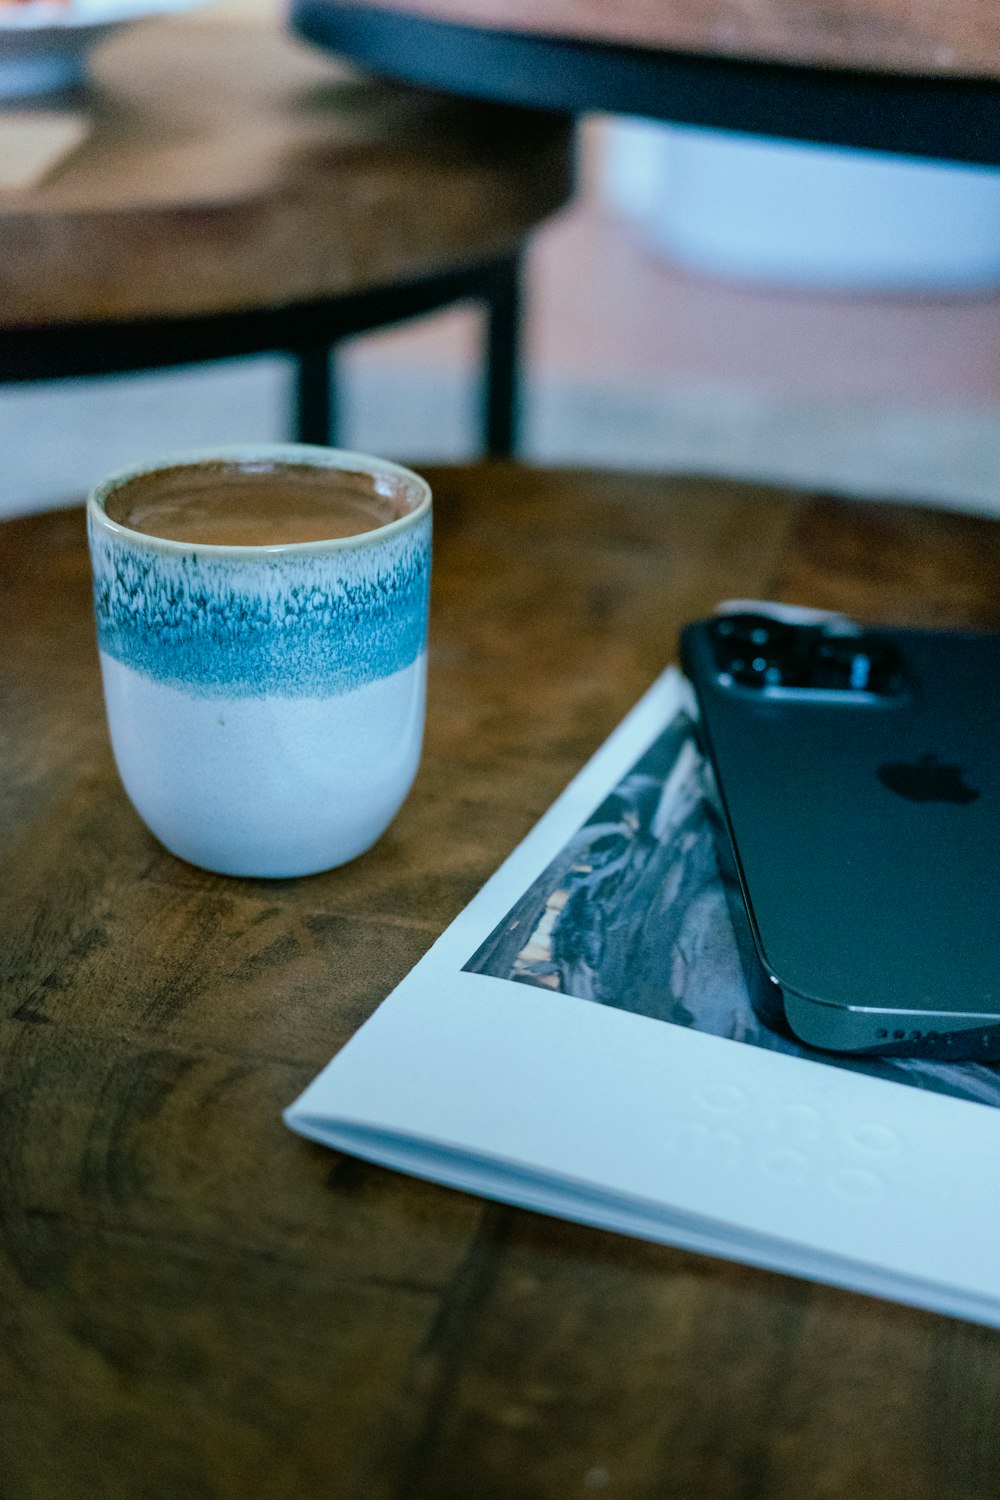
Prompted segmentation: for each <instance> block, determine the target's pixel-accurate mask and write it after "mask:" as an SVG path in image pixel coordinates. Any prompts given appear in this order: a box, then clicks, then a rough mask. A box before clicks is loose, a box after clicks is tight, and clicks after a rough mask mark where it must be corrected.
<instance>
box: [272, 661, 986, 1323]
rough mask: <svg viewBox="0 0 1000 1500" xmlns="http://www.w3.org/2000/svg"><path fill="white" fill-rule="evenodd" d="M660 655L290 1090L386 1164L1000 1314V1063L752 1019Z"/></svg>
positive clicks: (882, 1290)
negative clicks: (502, 850) (904, 1054)
mask: <svg viewBox="0 0 1000 1500" xmlns="http://www.w3.org/2000/svg"><path fill="white" fill-rule="evenodd" d="M692 713H693V708H692V703H691V698H690V694H689V690H688V687H687V684H686V683H685V681H684V679H683V678H682V677H681V676H680V675H679V673H677V672H676V671H674V670H670V671H668V672H666V673H665V674H664V675H663V676H662V677H661V678H660V679H659V680H658V681H657V682H656V683H655V684H654V686H653V687H652V688H651V689H650V691H649V692H648V693H647V694H646V696H645V697H644V698H643V699H642V701H641V702H640V703H639V704H638V705H637V707H636V708H635V709H633V711H632V712H631V713H630V714H629V715H628V717H627V718H626V719H625V720H624V722H623V723H622V724H621V725H620V726H619V728H618V729H617V730H616V731H615V733H614V734H613V735H612V736H611V738H610V739H609V740H608V741H607V742H606V743H605V744H604V745H603V746H602V748H601V749H600V750H599V751H598V753H597V754H596V755H595V756H594V757H593V759H592V760H591V761H590V762H589V764H588V765H587V766H586V767H585V768H584V770H583V771H582V772H581V773H580V774H579V775H578V776H577V777H576V779H575V780H574V781H573V782H572V783H571V784H570V786H569V787H568V788H567V790H566V791H565V792H564V793H563V794H562V796H561V797H560V798H559V799H558V801H557V802H556V803H555V804H554V805H553V806H552V807H551V808H550V809H549V811H548V812H547V813H546V814H545V816H544V817H543V818H542V820H541V821H540V822H539V823H538V824H537V825H536V827H535V828H534V829H533V830H532V832H531V833H530V834H529V835H528V837H527V838H526V839H525V840H524V842H523V843H522V844H521V845H520V846H519V847H518V848H517V849H516V850H515V851H514V853H513V854H512V855H511V856H510V858H509V859H507V860H506V861H505V863H504V864H503V865H502V866H501V868H500V869H499V870H498V871H497V872H496V874H495V875H493V876H492V878H491V879H490V880H489V881H488V882H487V884H486V885H485V886H484V887H483V889H482V890H481V891H480V892H479V894H478V895H477V896H476V897H475V898H474V900H473V901H471V902H470V904H469V905H468V906H467V907H466V908H465V910H464V911H462V912H461V913H460V914H459V916H458V917H457V918H456V919H455V921H454V922H452V924H451V926H450V927H449V928H448V929H447V930H446V931H445V932H444V934H443V935H442V936H441V937H440V938H439V939H438V941H437V942H436V943H435V944H434V946H433V947H432V948H431V950H430V951H429V952H428V953H427V954H426V956H425V957H424V958H423V959H422V960H421V961H420V963H418V964H417V966H416V967H415V968H414V969H413V970H412V971H411V973H410V974H408V975H407V977H406V978H405V979H404V980H403V982H402V983H401V984H400V985H399V986H398V987H397V988H396V989H395V990H394V991H393V993H392V994H391V995H390V996H389V998H388V999H387V1000H386V1001H384V1002H383V1004H382V1005H381V1006H380V1007H379V1008H378V1010H377V1011H376V1012H375V1014H374V1015H373V1016H372V1017H371V1018H370V1019H369V1020H368V1021H367V1022H366V1023H365V1025H364V1026H362V1027H361V1029H360V1030H359V1031H358V1032H357V1034H356V1035H355V1036H354V1037H353V1038H352V1039H351V1040H350V1041H349V1042H348V1043H347V1045H346V1046H345V1047H344V1048H343V1049H342V1050H341V1051H340V1052H339V1053H338V1054H337V1056H336V1057H335V1058H334V1059H333V1061H332V1062H331V1063H330V1064H329V1065H328V1066H327V1067H326V1068H325V1069H324V1071H323V1072H322V1073H321V1074H320V1075H319V1077H318V1078H316V1079H315V1080H314V1082H313V1083H312V1084H310V1086H309V1087H308V1088H307V1089H306V1090H305V1092H304V1093H303V1094H302V1095H301V1096H300V1098H299V1099H298V1100H296V1102H295V1103H294V1104H293V1105H292V1106H291V1107H290V1108H289V1109H288V1110H287V1111H286V1114H285V1119H286V1122H287V1124H288V1125H290V1126H291V1128H292V1129H293V1130H296V1131H299V1132H300V1133H301V1134H303V1135H306V1136H310V1137H312V1138H313V1139H315V1140H318V1141H321V1142H324V1143H325V1144H327V1145H329V1146H332V1147H336V1148H338V1149H340V1150H343V1151H347V1152H350V1153H352V1154H354V1155H356V1156H360V1157H365V1158H367V1159H369V1160H371V1161H376V1162H380V1163H382V1164H383V1165H386V1166H389V1167H394V1168H397V1169H398V1170H400V1171H404V1172H410V1173H413V1174H415V1175H417V1176H421V1177H427V1178H431V1179H433V1180H434V1181H437V1182H442V1183H447V1184H449V1185H451V1186H453V1187H457V1188H463V1189H466V1190H467V1191H469V1192H473V1193H479V1194H482V1195H484V1196H486V1197H490V1198H496V1199H499V1200H501V1201H504V1202H508V1203H514V1204H519V1205H522V1206H524V1207H527V1208H532V1209H536V1210H539V1211H541V1212H543V1213H552V1214H557V1215H560V1216H562V1217H564V1218H568V1219H577V1220H580V1221H582V1222H584V1223H588V1224H594V1225H598V1226H601V1227H604V1228H607V1229H611V1230H617V1231H620V1232H621V1233H624V1234H632V1235H637V1236H640V1237H643V1238H647V1239H650V1240H659V1241H663V1242H665V1243H668V1244H671V1245H678V1246H681V1247H683V1248H685V1249H690V1250H697V1251H703V1252H705V1253H706V1254H710V1255H720V1256H725V1257H727V1258H729V1259H732V1260H739V1261H744V1262H747V1263H749V1264H753V1265H758V1266H767V1267H772V1268H774V1269H777V1270H780V1271H784V1272H787V1273H789V1274H791V1275H797V1276H804V1277H809V1278H812V1279H815V1280H820V1281H828V1282H831V1283H833V1284H836V1285H838V1286H844V1287H850V1288H853V1289H855V1290H858V1291H864V1292H869V1293H872V1294H875V1295H879V1296H884V1297H889V1298H893V1299H895V1300H897V1301H900V1302H909V1303H913V1304H916V1305H919V1306H924V1307H929V1308H933V1309H936V1310H938V1311H941V1312H945V1313H950V1314H953V1315H955V1316H959V1317H966V1318H970V1319H973V1320H976V1321H980V1322H984V1323H991V1324H996V1325H1000V1245H998V1233H997V1231H998V1228H1000V1209H998V1207H997V1192H996V1165H997V1162H998V1161H1000V1067H991V1066H984V1065H979V1064H969V1063H965V1064H956V1063H952V1064H948V1063H933V1062H924V1061H919V1060H909V1059H907V1060H903V1059H894V1060H889V1059H886V1060H870V1059H868V1060H864V1061H861V1060H856V1061H851V1060H850V1059H847V1058H843V1057H834V1056H831V1055H826V1054H823V1053H819V1052H816V1051H813V1050H811V1049H809V1048H807V1047H805V1046H803V1045H801V1044H799V1043H798V1042H796V1041H795V1040H793V1039H792V1038H790V1037H786V1036H782V1035H778V1034H777V1033H775V1032H773V1031H771V1030H769V1029H768V1028H767V1027H766V1026H765V1025H764V1024H763V1023H762V1022H761V1021H760V1020H759V1019H758V1018H757V1016H756V1014H755V1012H754V1011H753V1009H752V1007H751V1005H750V1000H749V996H748V991H747V988H746V985H745V983H744V979H743V974H742V971H741V967H740V960H739V955H738V952H737V948H736V944H735V940H734V937H733V931H732V927H731V925H730V921H729V916H728V909H727V905H726V898H725V892H724V890H723V887H722V884H721V881H720V877H719V873H718V869H717V866H716V860H715V852H714V843H713V834H712V819H711V815H710V810H709V805H708V801H707V795H708V794H707V790H706V787H707V783H706V777H705V767H704V764H703V762H702V759H701V756H700V754H699V752H698V749H697V746H696V743H695V739H694V735H693V730H692V719H691V714H692Z"/></svg>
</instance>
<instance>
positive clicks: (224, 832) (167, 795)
mask: <svg viewBox="0 0 1000 1500" xmlns="http://www.w3.org/2000/svg"><path fill="white" fill-rule="evenodd" d="M206 461H208V462H220V461H221V462H224V463H231V462H236V463H239V464H254V463H261V464H264V465H269V464H274V463H282V462H284V463H292V464H303V463H305V464H308V465H310V466H313V465H316V466H320V467H322V468H329V469H347V470H350V471H354V472H356V473H357V472H362V473H365V474H370V475H371V476H373V478H374V479H375V481H376V484H377V485H381V486H385V485H388V486H390V487H402V492H403V493H404V494H405V497H406V503H407V504H408V505H410V506H412V509H410V510H409V511H408V512H407V513H406V514H404V515H403V516H402V517H401V518H400V519H397V520H392V521H389V522H388V523H386V524H384V525H382V526H380V527H378V528H377V529H375V530H373V531H366V532H361V533H359V534H356V535H353V536H349V537H341V538H337V539H335V540H330V541H319V542H293V543H290V544H285V545H280V546H217V545H204V544H201V543H191V542H179V541H166V540H161V539H160V538H158V537H154V536H149V535H146V534H144V533H143V532H140V531H136V530H133V529H131V528H130V527H127V526H124V525H121V524H119V523H117V522H116V521H114V520H112V519H111V518H110V516H109V515H108V514H107V511H106V509H105V505H106V502H107V500H108V497H109V495H111V494H112V492H113V491H114V490H115V489H117V488H118V487H120V486H121V485H123V484H125V483H126V482H128V481H130V480H133V479H137V478H138V477H140V476H141V475H143V474H149V473H152V472H155V471H156V470H158V469H160V468H167V467H170V468H174V467H175V466H176V465H177V464H181V463H184V464H187V463H202V464H204V463H205V462H206ZM394 492H396V493H398V492H399V489H398V488H397V489H396V490H395V491H394ZM87 522H88V534H89V540H90V551H91V561H92V564H93V573H94V602H95V610H96V616H97V639H98V647H99V650H100V659H101V671H102V675H103V679H104V695H105V702H106V706H107V715H108V725H109V728H110V731H111V743H112V747H113V749H114V755H115V760H116V762H117V765H118V770H119V772H120V774H121V779H122V782H123V783H124V786H125V790H126V791H127V793H128V795H129V797H130V798H131V800H132V803H133V805H134V806H135V808H136V810H137V812H138V813H139V815H140V817H141V818H142V819H143V820H144V821H145V823H146V824H147V825H148V827H149V828H150V829H151V830H152V832H153V833H154V834H155V835H156V836H157V838H159V839H160V840H161V841H162V842H163V843H164V844H165V845H166V847H167V848H168V849H170V850H171V851H172V852H173V853H174V854H177V855H179V856H180V857H181V858H182V859H185V860H188V861H190V863H192V864H195V865H201V866H203V867H204V868H205V869H209V870H215V871H218V872H220V873H222V874H227V875H248V876H263V877H271V878H274V877H284V876H292V875H308V874H313V873H315V872H316V871H319V870H327V869H331V868H333V867H334V866H335V865H340V864H343V863H344V862H345V861H347V860H349V859H353V858H354V857H355V856H356V855H358V854H361V853H363V851H364V850H366V849H367V848H369V847H370V845H371V844H373V843H374V842H375V840H376V839H377V838H378V837H379V836H380V835H381V834H382V833H383V832H384V831H385V829H386V828H387V827H388V825H389V823H390V822H391V821H392V819H393V817H394V816H395V814H396V812H397V811H398V809H399V807H400V805H401V804H402V802H403V799H404V798H405V796H406V794H407V792H408V791H409V788H410V786H411V784H412V782H413V778H414V776H415V774H416V769H417V763H418V760H419V757H420V746H421V740H422V736H423V723H424V699H425V680H426V660H427V657H426V640H427V604H428V585H429V579H430V558H431V493H430V489H429V488H428V486H427V484H426V483H425V482H424V480H422V479H421V478H419V476H418V475H416V474H412V473H410V472H409V471H408V470H406V469H402V468H400V467H399V466H398V465H396V464H391V463H388V462H385V461H383V460H382V459H376V458H369V457H367V456H366V455H363V454H357V453H346V452H341V451H337V450H334V449H327V448H312V447H303V446H300V445H291V444H286V445H280V446H277V445H269V446H266V447H263V446H261V447H249V446H242V447H239V448H218V449H213V450H211V451H205V452H198V453H186V454H182V455H180V457H178V458H173V459H169V460H165V461H164V462H163V463H160V464H147V465H143V466H141V467H138V468H135V469H130V470H128V471H127V472H124V473H120V474H116V475H114V476H112V477H111V478H110V479H107V480H105V481H104V482H103V483H102V484H100V485H98V486H97V488H96V489H95V490H94V491H93V493H92V494H91V495H90V497H89V500H88V503H87Z"/></svg>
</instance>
